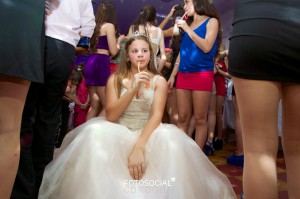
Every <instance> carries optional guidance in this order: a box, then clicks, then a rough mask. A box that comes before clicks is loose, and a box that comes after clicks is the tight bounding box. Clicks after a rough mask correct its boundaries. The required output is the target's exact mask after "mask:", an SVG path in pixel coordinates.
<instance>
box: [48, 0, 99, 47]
mask: <svg viewBox="0 0 300 199" xmlns="http://www.w3.org/2000/svg"><path fill="white" fill-rule="evenodd" d="M55 1H56V2H55ZM55 4H58V6H57V7H56V6H55ZM50 5H51V9H52V13H51V14H50V15H46V19H45V24H46V33H45V34H46V36H49V37H52V38H55V39H58V40H62V41H64V42H67V43H69V44H71V45H73V46H74V47H76V45H77V44H78V41H79V39H80V36H85V37H91V36H92V35H93V32H94V28H95V25H96V23H95V16H94V12H93V6H92V2H91V0H52V1H51V0H50Z"/></svg>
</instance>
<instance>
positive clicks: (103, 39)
mask: <svg viewBox="0 0 300 199" xmlns="http://www.w3.org/2000/svg"><path fill="white" fill-rule="evenodd" d="M97 49H104V50H109V48H108V43H107V36H106V35H103V36H100V37H99V39H98V45H97ZM109 65H110V57H109V55H105V54H98V53H95V54H92V55H91V57H90V58H89V59H88V61H87V63H86V67H85V70H84V76H85V78H86V83H85V84H86V85H87V86H105V85H106V82H107V79H108V77H109V75H110V67H109Z"/></svg>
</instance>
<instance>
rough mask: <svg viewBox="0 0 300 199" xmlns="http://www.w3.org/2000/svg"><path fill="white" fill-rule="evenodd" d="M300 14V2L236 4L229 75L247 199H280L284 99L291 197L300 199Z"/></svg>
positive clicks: (255, 0) (248, 0)
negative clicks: (278, 169) (238, 122)
mask: <svg viewBox="0 0 300 199" xmlns="http://www.w3.org/2000/svg"><path fill="white" fill-rule="evenodd" d="M270 8H272V9H270ZM250 10H251V12H248V11H250ZM299 15H300V4H299V1H295V0H285V1H277V0H243V1H237V2H236V4H235V10H234V19H233V32H232V37H231V39H230V47H229V74H230V75H232V76H233V83H234V88H235V92H236V97H237V103H238V107H239V113H240V118H241V127H242V135H243V144H244V158H245V163H244V173H243V189H244V193H245V198H256V199H260V198H262V199H273V198H278V188H277V173H276V158H277V152H278V107H279V101H280V100H281V102H282V143H283V151H284V156H285V164H286V171H287V185H288V186H287V187H288V195H289V198H300V189H299V186H300V183H299V179H300V172H299V167H300V147H299V143H300V133H299V129H300V122H299V118H300V106H299V100H300V95H299V94H300V84H299V83H300V78H299V77H300V68H299V63H300V40H299V30H300V21H299V20H298V19H299ZM262 187H263V188H262Z"/></svg>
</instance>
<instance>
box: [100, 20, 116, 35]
mask: <svg viewBox="0 0 300 199" xmlns="http://www.w3.org/2000/svg"><path fill="white" fill-rule="evenodd" d="M100 31H101V35H109V34H111V33H112V32H114V31H115V26H114V25H113V24H112V23H105V24H103V25H102V27H101V29H100Z"/></svg>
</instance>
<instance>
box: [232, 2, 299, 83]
mask: <svg viewBox="0 0 300 199" xmlns="http://www.w3.org/2000/svg"><path fill="white" fill-rule="evenodd" d="M241 2H242V1H240V2H239V4H238V7H236V10H235V12H237V13H238V15H237V14H235V19H234V24H233V32H232V36H231V38H230V47H229V73H230V74H231V75H233V76H235V77H239V78H245V79H254V80H271V81H281V82H293V83H300V39H299V37H300V2H299V3H298V4H295V5H296V6H295V5H293V6H294V7H290V6H287V7H286V8H285V7H284V6H286V5H285V4H286V2H295V1H291V0H286V2H285V1H281V2H282V4H283V5H281V6H282V7H281V9H282V10H285V12H280V13H281V14H282V16H280V14H279V13H277V14H276V13H274V16H272V13H270V12H266V13H267V15H268V16H267V15H266V13H265V15H261V14H262V13H263V9H261V7H259V6H260V1H253V0H252V1H251V3H253V2H256V3H255V4H254V5H256V6H257V7H258V9H254V7H253V6H254V5H251V6H252V11H253V12H252V13H253V14H252V16H251V13H246V14H247V16H244V17H243V13H242V12H239V7H242V10H243V9H245V6H247V4H243V3H241ZM248 2H249V1H248ZM261 2H264V1H261ZM268 2H272V1H268ZM274 2H275V3H274V5H275V4H276V5H278V4H280V2H279V1H274ZM262 4H263V3H262ZM263 5H265V4H263ZM262 7H264V6H262ZM265 8H266V9H267V7H265ZM268 9H271V8H270V7H269V8H268ZM255 10H258V11H259V13H258V12H255ZM278 14H279V15H278Z"/></svg>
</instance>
